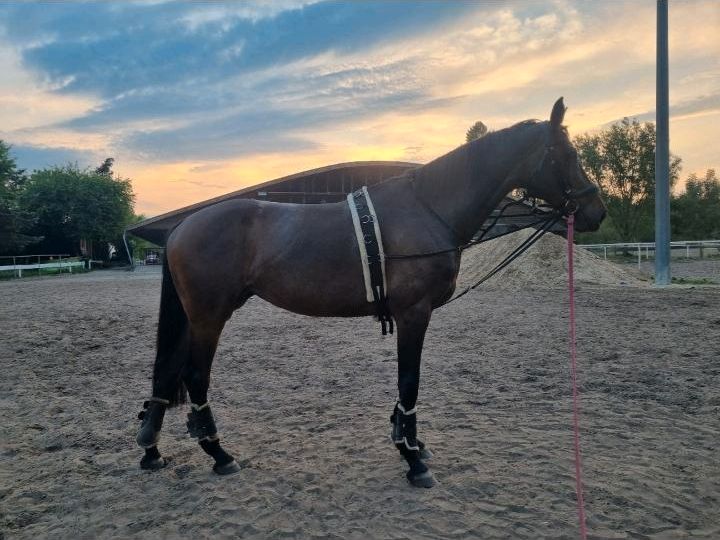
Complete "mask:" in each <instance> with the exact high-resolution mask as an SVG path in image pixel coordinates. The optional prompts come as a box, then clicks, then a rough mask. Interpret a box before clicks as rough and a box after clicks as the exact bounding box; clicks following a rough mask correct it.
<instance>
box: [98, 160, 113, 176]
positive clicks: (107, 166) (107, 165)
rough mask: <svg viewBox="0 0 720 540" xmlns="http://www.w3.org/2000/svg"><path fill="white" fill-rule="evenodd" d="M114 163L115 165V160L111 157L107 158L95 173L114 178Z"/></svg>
mask: <svg viewBox="0 0 720 540" xmlns="http://www.w3.org/2000/svg"><path fill="white" fill-rule="evenodd" d="M113 163H115V159H114V158H111V157H109V158H106V159H105V161H103V162H102V164H101V165H100V166H99V167H98V168H97V169H95V172H96V173H97V174H103V175H105V176H112V174H113V172H112V166H113Z"/></svg>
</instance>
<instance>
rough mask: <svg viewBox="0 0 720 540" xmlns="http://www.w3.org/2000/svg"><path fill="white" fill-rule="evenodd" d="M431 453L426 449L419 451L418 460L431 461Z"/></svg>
mask: <svg viewBox="0 0 720 540" xmlns="http://www.w3.org/2000/svg"><path fill="white" fill-rule="evenodd" d="M432 457H433V453H432V452H431V451H430V450H428V449H427V448H421V449H420V459H423V460H424V459H432Z"/></svg>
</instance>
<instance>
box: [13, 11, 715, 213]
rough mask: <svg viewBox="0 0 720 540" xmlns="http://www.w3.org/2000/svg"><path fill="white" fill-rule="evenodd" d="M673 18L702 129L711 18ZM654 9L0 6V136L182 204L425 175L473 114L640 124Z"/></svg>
mask: <svg viewBox="0 0 720 540" xmlns="http://www.w3.org/2000/svg"><path fill="white" fill-rule="evenodd" d="M670 9H671V13H670V14H671V23H672V24H671V47H672V51H673V53H672V54H671V95H672V99H673V105H674V106H673V109H672V110H673V114H674V115H686V116H687V117H688V118H690V117H693V115H710V114H712V111H713V110H715V109H717V102H716V100H717V98H716V97H715V96H718V95H720V71H718V67H717V66H718V64H717V62H716V56H717V51H718V50H720V41H719V39H720V38H719V37H718V34H717V31H716V27H717V25H714V24H712V21H717V20H718V13H720V12H718V10H717V6H716V5H715V4H714V3H713V2H707V1H700V0H696V1H693V2H682V3H674V4H672V5H671V8H670ZM654 14H655V6H654V3H637V2H623V3H600V2H593V3H590V2H584V3H576V2H568V1H563V0H556V1H554V2H552V3H541V2H528V1H517V2H485V3H478V2H434V1H430V2H418V3H408V2H312V1H305V0H283V1H280V2H271V1H263V0H258V1H254V2H212V3H194V2H155V1H137V2H123V3H110V2H84V3H44V4H37V3H15V4H4V5H0V44H1V45H3V47H0V68H3V69H4V73H9V74H10V75H9V76H7V77H3V79H2V80H0V113H2V115H3V126H0V127H1V128H2V131H0V137H2V138H3V139H5V140H9V141H11V142H15V143H16V144H22V145H24V146H28V147H42V148H45V147H49V148H64V149H72V150H74V151H77V152H80V151H86V152H88V153H89V154H90V155H92V156H103V157H104V156H105V155H111V156H113V157H116V158H117V159H118V166H119V167H128V169H129V170H131V171H132V173H133V175H137V176H133V178H136V177H137V178H138V179H140V180H138V183H137V185H139V186H141V190H142V197H145V196H146V195H145V194H149V193H151V192H152V186H153V185H154V183H157V185H163V183H165V182H169V181H170V180H173V179H174V180H176V183H175V185H174V192H173V196H174V197H175V198H174V199H172V204H175V202H178V201H180V200H181V199H182V198H183V197H184V198H186V199H185V202H188V201H190V200H193V198H202V197H203V193H205V192H204V191H203V190H207V192H208V193H210V192H212V194H219V191H218V190H220V189H223V186H225V185H228V186H230V185H232V184H233V182H242V183H246V182H250V181H251V180H252V179H259V180H262V179H266V178H267V177H268V175H279V174H284V173H291V172H294V167H300V166H303V167H305V166H307V167H312V166H320V165H325V164H327V163H332V162H333V161H347V160H349V159H381V158H385V159H411V160H413V161H415V160H420V161H426V160H429V159H432V158H434V157H436V156H438V155H441V154H442V153H444V152H446V151H448V150H450V149H452V148H453V147H455V146H457V145H458V144H460V143H461V142H462V141H463V140H464V136H465V131H466V130H467V128H468V127H469V126H470V125H471V124H472V123H473V122H474V121H476V120H482V121H483V122H485V123H486V124H487V125H488V126H489V127H490V128H491V129H499V128H502V127H505V126H507V125H509V124H512V123H515V122H517V121H519V120H522V119H525V118H533V117H535V118H541V119H543V118H547V117H548V114H549V111H550V107H551V105H552V103H553V102H554V101H555V99H557V97H559V96H560V95H564V96H565V98H566V103H567V104H568V105H569V107H570V110H569V112H568V115H567V122H568V123H569V125H570V128H571V132H572V133H574V134H575V133H579V132H582V131H583V130H589V129H597V128H599V127H602V126H603V125H605V124H606V123H608V122H610V121H612V120H613V119H617V118H622V117H623V116H632V115H637V114H641V115H642V114H645V115H649V114H651V112H652V109H653V107H654V76H655V69H654V60H655V56H654V55H655V52H654V47H655V41H654V32H655V18H654ZM698 21H700V22H698ZM718 22H719V23H720V21H718ZM8 65H9V66H10V67H11V69H9V70H8V69H5V68H6V66H8ZM698 125H700V124H698ZM702 125H706V124H705V123H703V124H702ZM683 136H686V135H685V132H683ZM687 136H688V137H689V136H690V135H689V132H688V135H687ZM703 136H705V137H706V138H705V139H702V140H703V141H705V142H701V143H698V144H696V146H697V147H701V148H702V147H704V148H709V147H710V146H712V145H711V143H709V142H707V135H704V134H703V133H697V134H696V135H695V137H698V138H700V139H701V138H702V137H703ZM700 139H696V140H700ZM706 153H707V152H706ZM93 159H95V158H94V157H93ZM698 159H699V158H698ZM271 162H272V163H271ZM126 174H127V173H126ZM204 174H208V175H212V176H213V179H212V180H206V179H205V178H203V177H202V175H204ZM270 177H271V176H270ZM219 178H222V180H218V179H219ZM165 185H166V184H165ZM244 185H245V184H244ZM233 187H236V186H233ZM139 193H140V192H139ZM147 196H148V197H149V196H151V195H147ZM167 201H168V202H167V204H168V205H169V204H171V202H170V199H167Z"/></svg>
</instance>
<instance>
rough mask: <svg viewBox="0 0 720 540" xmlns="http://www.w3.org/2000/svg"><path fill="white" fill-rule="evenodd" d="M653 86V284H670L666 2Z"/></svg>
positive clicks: (660, 13) (661, 6)
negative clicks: (654, 130)
mask: <svg viewBox="0 0 720 540" xmlns="http://www.w3.org/2000/svg"><path fill="white" fill-rule="evenodd" d="M656 82H657V89H656V93H655V114H656V122H655V124H656V146H655V285H658V286H664V285H669V284H670V128H669V116H670V113H669V85H668V3H667V0H658V1H657V79H656Z"/></svg>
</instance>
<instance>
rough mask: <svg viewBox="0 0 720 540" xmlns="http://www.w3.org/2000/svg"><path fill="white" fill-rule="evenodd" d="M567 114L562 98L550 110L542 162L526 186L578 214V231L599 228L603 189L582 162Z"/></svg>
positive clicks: (530, 192) (561, 208)
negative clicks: (563, 123)
mask: <svg viewBox="0 0 720 540" xmlns="http://www.w3.org/2000/svg"><path fill="white" fill-rule="evenodd" d="M564 117H565V105H564V104H563V98H560V99H558V100H557V101H556V102H555V105H554V106H553V109H552V112H551V113H550V122H549V123H548V134H547V135H548V136H547V139H546V143H545V150H544V152H543V154H542V158H541V161H540V165H539V166H538V168H537V169H536V170H535V173H534V174H532V176H531V177H530V179H529V181H528V182H527V184H526V185H525V186H523V187H525V189H526V190H527V193H528V195H530V196H531V197H538V198H540V199H543V200H545V201H546V202H547V203H548V204H549V205H550V206H552V207H553V208H554V209H556V210H558V211H561V212H563V213H565V214H571V213H572V214H575V227H576V228H577V230H578V231H580V232H582V231H596V230H597V229H598V227H600V223H601V222H602V220H603V219H604V218H605V215H606V213H607V208H606V207H605V203H604V202H603V201H602V199H601V198H600V189H599V188H598V186H597V185H595V184H594V183H593V182H592V181H591V180H590V179H589V178H588V176H587V174H586V173H585V171H584V170H583V168H582V165H581V164H580V159H579V157H578V153H577V150H576V149H575V147H574V146H573V144H572V142H571V141H570V138H569V137H568V133H567V130H566V129H565V127H563V125H562V121H563V118H564Z"/></svg>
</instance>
